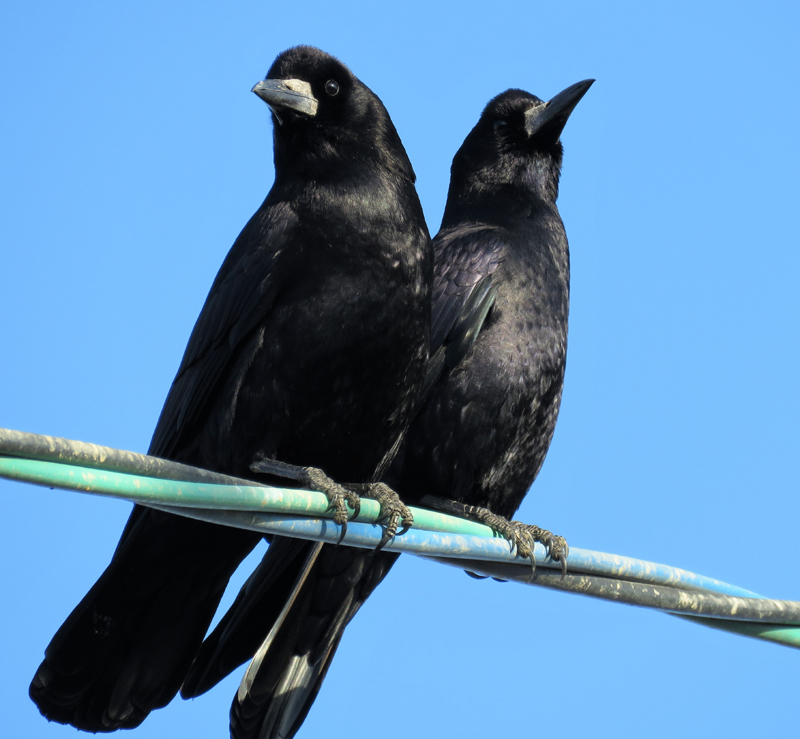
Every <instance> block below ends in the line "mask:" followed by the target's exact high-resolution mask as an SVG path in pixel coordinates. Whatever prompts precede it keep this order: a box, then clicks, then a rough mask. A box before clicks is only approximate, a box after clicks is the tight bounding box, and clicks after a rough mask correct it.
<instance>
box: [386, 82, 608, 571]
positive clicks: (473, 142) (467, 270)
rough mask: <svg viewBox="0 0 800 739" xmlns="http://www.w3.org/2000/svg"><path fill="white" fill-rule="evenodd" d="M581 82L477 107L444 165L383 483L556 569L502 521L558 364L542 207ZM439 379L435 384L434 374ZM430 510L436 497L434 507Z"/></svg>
mask: <svg viewBox="0 0 800 739" xmlns="http://www.w3.org/2000/svg"><path fill="white" fill-rule="evenodd" d="M592 82H593V80H586V81H584V82H579V83H577V84H575V85H572V86H571V87H569V88H567V89H566V90H564V91H563V92H561V93H559V94H558V95H556V96H555V97H554V98H553V99H552V100H550V102H544V101H542V100H540V99H539V98H537V97H536V96H535V95H531V94H530V93H527V92H524V91H522V90H507V91H506V92H504V93H502V94H500V95H498V96H497V97H496V98H494V99H493V100H491V101H490V102H489V104H488V105H487V106H486V108H485V110H484V111H483V114H482V115H481V117H480V120H479V121H478V124H477V125H476V126H475V128H474V129H473V130H472V131H471V132H470V134H469V135H468V136H467V138H466V140H465V141H464V144H463V145H462V146H461V149H460V150H459V151H458V153H457V154H456V156H455V158H454V159H453V166H452V169H451V179H450V190H449V193H448V197H447V204H446V206H445V213H444V218H443V220H442V226H441V229H440V230H439V233H438V234H437V235H436V238H435V239H434V286H433V313H432V328H431V346H432V349H433V351H434V354H433V356H432V359H431V363H430V365H431V367H430V369H429V379H428V382H427V385H428V387H430V386H431V385H433V387H432V388H431V389H430V390H429V391H428V396H427V398H426V400H425V403H424V405H423V408H422V410H421V411H420V412H419V414H418V415H417V416H416V418H415V419H414V421H413V422H412V425H411V427H410V429H409V431H408V434H407V435H406V440H405V443H404V448H403V451H402V458H398V460H397V461H396V464H395V465H394V468H393V476H392V480H393V483H394V485H395V487H396V489H397V490H398V492H399V493H400V495H401V497H402V498H403V500H404V501H405V502H417V501H419V500H420V498H421V497H423V496H425V495H426V494H427V495H430V496H436V497H439V498H441V497H444V498H448V499H450V500H451V501H455V502H456V503H458V504H461V505H455V506H448V505H445V506H441V505H437V507H445V508H446V509H449V510H452V511H453V512H456V513H462V514H467V515H469V517H472V518H476V519H477V520H481V521H484V522H486V523H488V524H489V525H491V526H492V527H493V528H495V529H496V530H498V531H500V532H501V533H503V534H504V535H505V536H507V537H508V538H510V539H511V540H512V542H514V543H515V544H516V545H517V547H518V550H519V553H520V554H521V555H523V556H528V555H529V556H531V557H532V556H533V554H532V543H533V541H534V540H535V541H542V542H543V543H544V544H545V545H547V546H548V548H549V550H550V555H551V556H552V557H553V558H554V559H559V560H561V562H562V567H564V566H565V564H566V555H567V550H566V543H565V542H564V540H563V539H562V538H561V537H554V536H552V535H551V534H550V532H548V531H545V530H542V529H539V528H538V527H535V526H530V527H529V526H525V525H524V524H517V523H516V522H509V521H508V520H507V519H508V518H510V517H511V516H512V515H513V514H514V512H515V511H516V510H517V508H518V507H519V505H520V504H521V503H522V500H523V498H524V497H525V494H526V493H527V491H528V489H529V488H530V486H531V484H532V483H533V481H534V480H535V479H536V476H537V474H538V473H539V470H540V469H541V466H542V463H543V462H544V458H545V455H546V454H547V450H548V448H549V446H550V441H551V440H552V438H553V432H554V430H555V425H556V419H557V417H558V410H559V406H560V403H561V392H562V388H563V385H564V370H565V367H566V359H567V321H568V313H569V246H568V244H567V236H566V232H565V231H564V224H563V223H562V221H561V217H560V215H559V213H558V209H557V207H556V199H557V198H558V185H559V178H560V174H561V162H562V156H563V148H562V145H561V141H560V137H561V132H562V130H563V129H564V126H565V125H566V122H567V119H568V118H569V116H570V114H571V113H572V111H573V110H574V108H575V106H576V105H577V104H578V102H579V101H580V100H581V98H582V97H583V96H584V94H585V93H586V91H587V90H588V89H589V87H590V86H591V84H592ZM437 374H439V375H440V376H439V378H438V379H435V378H436V375H437ZM439 502H440V503H441V501H439Z"/></svg>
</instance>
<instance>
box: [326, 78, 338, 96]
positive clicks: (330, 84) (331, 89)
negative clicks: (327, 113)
mask: <svg viewBox="0 0 800 739" xmlns="http://www.w3.org/2000/svg"><path fill="white" fill-rule="evenodd" d="M325 92H327V93H328V95H330V96H331V97H333V96H334V95H338V94H339V83H338V82H337V81H336V80H328V81H327V82H326V83H325Z"/></svg>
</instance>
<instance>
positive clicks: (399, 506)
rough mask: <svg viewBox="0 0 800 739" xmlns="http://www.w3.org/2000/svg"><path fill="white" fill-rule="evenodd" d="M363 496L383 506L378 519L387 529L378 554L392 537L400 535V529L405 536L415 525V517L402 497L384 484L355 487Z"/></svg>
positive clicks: (375, 483) (379, 543) (378, 547)
mask: <svg viewBox="0 0 800 739" xmlns="http://www.w3.org/2000/svg"><path fill="white" fill-rule="evenodd" d="M355 487H357V489H358V491H359V492H360V493H361V495H362V496H363V497H365V498H371V499H372V500H376V501H378V503H380V506H381V515H380V518H378V523H385V524H386V527H385V528H384V530H383V535H382V536H381V540H380V542H378V546H377V547H375V551H376V552H378V551H380V550H381V549H383V547H385V546H386V545H387V544H388V543H389V541H390V540H391V539H392V537H394V536H397V535H398V532H397V530H398V528H400V527H401V526H402V529H400V534H399V535H402V534H405V533H406V531H408V530H409V529H410V528H411V526H412V525H413V524H414V516H413V514H412V513H411V510H410V509H409V508H408V506H406V505H405V504H404V503H403V502H402V501H401V500H400V496H399V495H398V494H397V493H396V492H395V491H394V490H392V489H391V488H390V487H389V486H388V485H387V484H386V483H384V482H374V483H366V484H363V485H358V486H355Z"/></svg>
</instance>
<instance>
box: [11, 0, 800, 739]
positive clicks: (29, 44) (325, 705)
mask: <svg viewBox="0 0 800 739" xmlns="http://www.w3.org/2000/svg"><path fill="white" fill-rule="evenodd" d="M798 28H800V9H799V8H798V6H797V5H795V4H790V3H769V2H767V3H761V4H759V5H758V6H757V7H756V6H755V5H752V4H745V3H721V2H709V3H704V4H698V3H683V2H676V3H669V4H653V3H613V2H612V3H588V2H564V3H558V4H555V3H534V2H524V3H522V2H507V3H503V4H489V5H481V6H477V5H474V6H469V5H465V4H463V3H454V2H442V3H438V4H435V3H430V2H425V3H421V2H414V1H411V2H406V3H404V4H403V5H402V8H400V7H399V6H398V5H387V4H379V3H364V2H339V3H336V4H331V3H320V2H316V0H310V1H309V2H304V3H290V4H288V7H287V8H285V9H281V8H279V7H276V5H275V4H269V5H268V4H266V3H255V2H240V3H235V4H222V3H206V2H194V3H185V2H176V3H171V4H163V3H154V2H149V1H147V0H140V1H139V2H136V3H129V2H122V3H100V2H94V3H92V2H78V3H68V4H67V3H57V2H36V1H35V0H32V1H31V2H28V3H25V4H22V3H17V4H15V5H14V6H11V5H6V6H5V7H4V9H3V10H2V22H0V61H2V66H3V69H4V70H5V74H4V84H3V115H2V120H0V130H1V131H2V135H0V156H2V172H3V176H2V178H0V209H1V212H2V217H0V234H2V254H3V268H2V270H0V316H2V324H3V345H4V347H3V353H2V359H3V361H2V362H0V425H2V426H6V427H10V428H16V429H20V430H25V431H33V432H38V433H46V434H52V435H56V436H65V437H68V438H73V439H80V440H84V441H91V442H95V443H98V444H105V445H108V446H115V447H120V448H124V449H132V450H137V451H145V450H146V448H147V446H148V443H149V439H150V435H151V433H152V430H153V427H154V425H155V422H156V419H157V418H158V413H159V411H160V408H161V404H162V403H163V400H164V397H165V395H166V392H167V389H168V388H169V384H170V382H171V380H172V377H173V375H174V373H175V370H176V369H177V366H178V363H179V361H180V357H181V355H182V352H183V349H184V346H185V343H186V340H187V338H188V336H189V332H190V330H191V328H192V326H193V324H194V321H195V319H196V317H197V314H198V312H199V310H200V307H201V306H202V303H203V300H204V298H205V295H206V293H207V291H208V288H209V286H210V284H211V281H212V279H213V277H214V275H215V273H216V270H217V268H218V267H219V265H220V263H221V262H222V259H223V257H224V255H225V253H226V252H227V250H228V248H229V247H230V245H231V244H232V243H233V240H234V238H235V237H236V235H237V233H238V232H239V230H240V228H241V227H242V226H243V225H244V223H245V222H246V220H247V218H249V216H250V215H251V214H252V212H253V211H254V210H255V209H256V208H257V207H258V205H259V204H260V203H261V201H262V199H263V198H264V196H265V194H266V193H267V191H268V189H269V187H270V186H271V183H272V143H271V124H270V121H269V115H268V111H267V109H266V108H265V106H264V104H263V103H262V102H261V101H259V100H258V99H257V98H256V97H255V96H254V95H251V94H250V92H249V90H250V87H251V86H252V85H253V84H254V83H255V82H256V81H257V80H259V79H261V78H262V77H263V75H264V73H265V72H266V70H267V69H268V68H269V65H270V64H271V62H272V60H273V59H274V57H275V56H276V55H277V54H278V53H279V52H280V51H282V50H283V49H285V48H287V47H289V46H292V45H294V44H298V43H310V44H314V45H317V46H320V47H321V48H323V49H325V50H326V51H329V52H331V53H333V54H336V55H337V56H339V57H340V58H341V59H342V60H343V61H344V62H345V63H346V64H348V65H349V66H350V67H351V69H352V70H353V71H354V72H355V73H356V74H357V75H358V76H359V77H360V78H361V79H362V80H363V81H364V82H365V83H366V84H368V85H369V86H370V87H371V88H372V89H373V90H374V91H375V92H376V93H377V94H378V95H379V96H380V97H381V98H382V99H383V101H384V103H385V104H386V106H387V108H388V109H389V111H390V113H391V114H392V117H393V119H394V122H395V124H396V126H397V128H398V130H399V132H400V135H401V137H402V138H403V141H404V143H405V145H406V148H407V149H408V152H409V155H410V156H411V159H412V162H413V164H414V167H415V169H416V172H417V175H418V189H419V193H420V197H421V200H422V203H423V206H424V208H425V211H426V215H427V218H428V223H429V225H430V227H431V230H432V231H433V232H435V231H436V230H437V228H438V225H439V221H440V218H441V213H442V209H443V207H444V199H445V195H446V191H447V182H448V178H449V166H450V161H451V158H452V155H453V153H454V152H455V151H456V149H457V148H458V146H459V145H460V144H461V142H462V140H463V138H464V136H465V135H466V134H467V132H468V131H469V130H470V128H471V127H472V126H473V125H474V123H475V121H476V120H477V118H478V115H479V113H480V111H481V110H482V108H483V106H484V105H485V103H486V102H487V100H488V99H489V98H491V97H492V96H494V95H495V94H497V93H499V92H501V91H502V90H504V89H506V88H508V87H522V88H524V89H527V90H529V91H531V92H533V93H535V94H537V95H539V96H540V97H543V98H549V97H551V96H552V95H554V94H555V93H557V92H559V91H560V90H562V89H563V88H564V87H566V86H567V85H569V84H572V83H573V82H576V81H578V80H581V79H585V78H587V77H594V78H596V79H597V83H596V84H595V85H594V86H593V87H592V89H591V90H590V92H589V93H588V94H587V96H586V97H585V98H584V100H583V101H582V102H581V103H580V105H579V106H578V108H577V109H576V111H575V113H574V115H573V117H572V119H571V120H570V122H569V124H568V126H567V128H566V130H565V132H564V135H563V142H564V147H565V152H566V155H565V164H564V173H563V177H562V183H561V197H560V200H559V206H560V209H561V213H562V216H563V218H564V221H565V223H566V227H567V232H568V234H569V237H570V244H571V250H572V308H571V323H570V339H569V341H570V345H569V362H568V369H567V378H566V388H565V394H564V402H563V407H562V413H561V418H560V421H559V426H558V429H557V430H556V435H555V440H554V442H553V446H552V448H551V451H550V455H549V457H548V459H547V462H546V463H545V466H544V469H543V471H542V473H541V475H540V477H539V479H538V480H537V482H536V484H535V485H534V488H533V490H532V492H531V493H530V495H529V496H528V498H527V499H526V502H525V503H524V505H523V507H522V508H521V510H520V517H521V518H523V519H524V520H526V521H529V522H531V523H537V524H539V525H541V526H545V527H547V528H550V529H552V530H554V531H556V532H558V533H560V534H563V535H564V536H566V537H567V539H568V540H569V542H570V543H571V544H572V545H573V546H579V547H583V548H588V549H597V550H602V551H606V552H613V553H617V554H623V555H628V556H632V557H639V558H642V559H648V560H653V561H656V562H662V563H666V564H671V565H675V566H679V567H684V568H686V569H689V570H693V571H695V572H699V573H702V574H704V575H709V576H713V577H717V578H719V579H722V580H725V581H728V582H732V583H735V584H738V585H741V586H743V587H746V588H749V589H752V590H754V591H756V592H759V593H762V594H764V595H767V596H771V597H776V598H794V599H800V577H799V576H798V569H797V561H798V557H797V545H798V542H800V533H799V532H798V519H800V502H799V500H798V495H797V491H798V488H800V468H799V467H798V463H797V460H798V454H797V449H798V446H799V445H800V433H799V432H798V425H797V420H796V419H797V416H798V412H800V390H798V382H797V378H798V377H799V376H800V354H799V353H798V348H797V343H798V342H797V338H798V331H797V322H798V319H799V318H800V292H799V291H798V284H800V255H799V254H798V247H799V246H800V243H798V242H799V241H800V239H798V235H797V234H798V230H797V227H796V223H795V222H796V218H797V208H798V201H799V197H798V196H800V187H799V186H798V172H800V145H798V137H797V131H798V118H799V117H800V95H798V92H797V91H798V83H800V50H798V44H797V29H798ZM0 501H2V503H3V506H4V511H3V515H2V517H0V559H2V562H3V566H2V569H1V570H0V573H1V575H0V576H1V577H2V593H3V603H4V607H3V608H2V609H0V650H1V651H2V655H3V669H2V671H0V715H1V716H2V719H1V720H0V726H2V733H3V734H4V735H7V736H19V737H22V736H24V737H33V738H39V737H42V738H43V739H49V738H51V737H53V738H57V737H61V736H70V737H74V736H75V733H74V730H73V729H71V728H66V727H61V726H58V725H55V724H52V725H48V724H47V723H46V722H45V720H44V719H42V718H41V717H40V716H39V714H38V712H37V710H36V709H35V707H34V706H33V704H32V703H31V702H30V701H29V700H28V698H27V686H28V683H29V681H30V678H31V677H32V675H33V673H34V671H35V669H36V667H37V665H38V664H39V662H40V660H41V657H42V653H43V650H44V648H45V646H46V645H47V643H48V641H49V639H50V638H51V636H52V635H53V633H54V632H55V630H56V628H57V627H58V626H59V625H60V623H61V622H62V621H63V619H64V618H65V617H66V616H67V614H68V613H69V611H70V610H71V609H72V607H73V606H74V605H75V604H76V603H77V602H78V601H79V599H80V598H81V597H82V596H83V594H84V593H85V591H86V590H87V589H88V588H89V586H90V585H91V584H92V583H93V582H94V580H95V579H96V577H97V576H98V575H99V574H100V572H101V571H102V569H103V567H104V566H105V564H106V563H107V561H108V559H109V557H110V556H111V553H112V551H113V548H114V545H115V544H116V541H117V538H118V536H119V533H120V531H121V529H122V526H123V524H124V521H125V519H126V517H127V515H128V510H129V505H128V504H124V503H120V502H112V501H107V500H103V499H99V498H91V497H88V496H82V495H78V494H73V493H67V492H60V491H50V490H47V489H40V488H35V487H31V486H23V485H20V484H15V483H10V482H6V481H0ZM241 579H242V577H241V576H240V577H239V578H238V582H240V581H241ZM799 666H800V654H798V653H796V652H795V651H793V650H789V649H786V648H781V647H777V646H773V645H770V644H765V643H761V642H756V641H752V640H747V639H744V638H740V637H735V636H732V635H728V634H723V633H718V632H715V631H711V630H708V629H704V628H701V627H698V626H695V625H692V624H689V623H686V622H682V621H679V620H678V619H674V618H670V617H668V616H664V615H660V614H656V613H651V612H646V611H642V610H638V609H634V608H629V607H625V606H619V605H614V604H608V603H600V602H596V601H592V600H589V599H586V598H581V597H577V596H570V595H563V594H557V593H550V592H547V591H543V590H539V589H532V588H527V587H524V586H520V585H513V584H505V585H503V584H499V583H495V582H492V581H488V582H478V581H475V580H472V579H470V578H467V577H466V576H465V575H463V574H462V573H461V572H460V571H458V570H454V569H450V568H445V567H441V566H437V565H434V564H429V563H426V562H422V561H418V560H414V559H413V558H411V557H404V558H402V560H401V562H400V563H399V564H398V566H396V567H395V569H394V570H393V571H392V574H391V577H390V578H388V579H387V581H386V582H385V583H384V584H383V585H382V586H381V587H380V588H379V590H378V591H377V592H376V593H375V595H374V596H373V598H372V599H371V600H370V601H369V603H368V604H367V605H366V606H365V607H364V609H363V610H362V611H361V613H360V614H359V615H358V616H357V618H356V620H355V621H354V622H353V624H352V625H351V626H350V628H349V629H348V632H347V635H346V637H345V639H344V641H343V643H342V646H341V648H340V649H339V653H338V655H337V658H336V660H335V663H334V665H333V667H332V669H331V670H330V673H329V675H328V678H327V680H326V683H325V686H324V688H323V690H322V692H321V694H320V696H319V698H318V700H317V702H316V705H315V707H314V709H313V710H312V712H311V714H310V716H309V718H308V720H307V721H306V724H305V727H304V729H303V731H302V732H301V734H300V737H304V736H305V737H314V736H321V735H324V736H326V737H329V738H334V737H340V736H341V737H348V739H357V737H362V736H363V737H371V736H374V735H375V734H376V733H377V732H380V734H381V736H382V737H384V738H385V739H390V738H391V737H406V736H409V735H411V736H417V737H427V736H440V735H450V734H452V735H462V736H466V737H472V736H476V737H477V736H487V735H490V734H493V733H495V732H500V731H502V732H503V733H504V734H505V733H506V732H509V733H513V732H523V734H522V735H525V736H527V735H533V734H537V735H538V734H544V735H548V734H549V735H554V734H558V735H559V736H564V737H572V736H591V737H606V736H608V737H640V736H650V737H662V736H663V737H667V736H669V737H672V736H674V735H675V733H676V732H678V731H680V733H681V735H683V736H700V735H712V736H722V735H727V736H731V737H740V736H742V737H743V736H750V735H752V734H753V733H755V732H758V733H761V734H765V735H771V734H779V733H780V734H786V733H789V731H790V730H791V729H794V730H795V731H796V725H797V708H796V705H797V699H796V692H797V691H796V682H797V677H796V676H797V674H798V667H799ZM238 679H239V677H238V675H237V676H235V677H232V678H230V679H229V680H228V681H226V682H225V683H223V684H221V685H220V686H218V687H217V688H216V689H215V690H214V691H213V692H211V693H210V694H208V695H206V696H204V697H202V698H200V699H198V700H195V701H193V702H185V701H181V700H176V701H175V702H173V703H172V704H171V705H170V706H169V707H167V708H166V709H164V710H161V711H158V712H156V713H154V714H153V715H151V717H150V718H149V719H148V720H147V721H146V722H145V723H144V724H143V726H142V727H140V728H139V729H137V730H136V735H135V736H137V737H142V738H145V737H167V736H169V737H183V736H191V737H194V738H195V739H204V738H205V737H209V738H211V737H216V738H219V737H224V736H227V719H228V708H229V705H230V701H231V698H232V696H233V693H234V691H235V688H236V686H237V685H238Z"/></svg>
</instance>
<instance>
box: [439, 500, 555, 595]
mask: <svg viewBox="0 0 800 739" xmlns="http://www.w3.org/2000/svg"><path fill="white" fill-rule="evenodd" d="M424 502H427V503H428V504H431V505H433V507H434V508H436V509H438V510H442V511H445V512H447V513H452V514H455V515H457V516H462V517H464V518H468V519H470V520H471V521H478V522H479V523H482V524H485V525H486V526H488V527H489V528H490V529H492V531H494V532H495V533H496V534H498V535H500V536H502V537H503V538H504V539H506V540H507V541H508V543H509V547H510V550H511V552H512V553H513V552H515V551H516V553H517V556H518V557H523V558H525V559H528V560H530V563H531V579H533V577H534V576H535V575H536V557H535V555H534V544H536V542H538V543H540V544H542V545H543V546H544V547H545V548H546V549H547V554H548V556H549V557H550V559H551V560H553V561H554V562H560V563H561V578H562V580H563V579H564V578H565V577H566V575H567V556H568V555H569V546H568V545H567V542H566V540H565V539H564V537H563V536H556V535H554V534H552V533H551V532H550V531H547V530H546V529H542V528H540V527H539V526H533V525H531V524H526V523H522V521H510V520H509V519H507V518H505V517H503V516H499V515H497V514H496V513H492V511H490V510H489V509H488V508H481V507H480V506H470V505H466V504H464V503H458V502H457V501H453V500H447V499H443V498H437V497H429V498H426V499H425V501H424Z"/></svg>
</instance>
